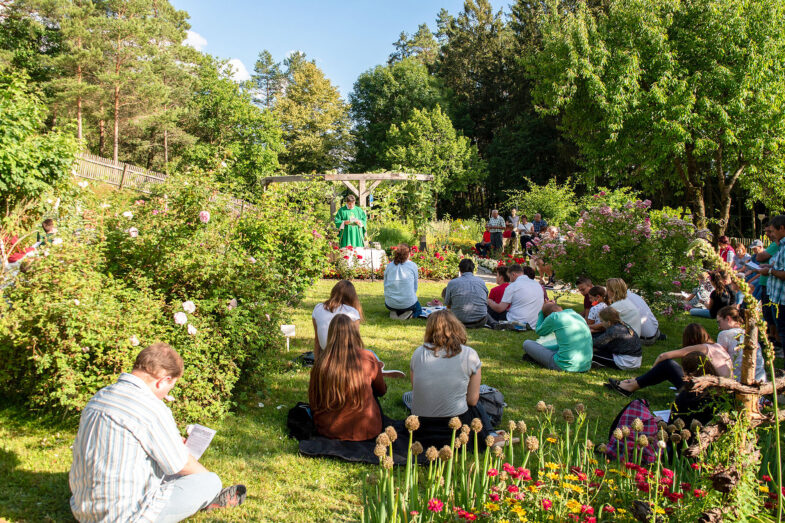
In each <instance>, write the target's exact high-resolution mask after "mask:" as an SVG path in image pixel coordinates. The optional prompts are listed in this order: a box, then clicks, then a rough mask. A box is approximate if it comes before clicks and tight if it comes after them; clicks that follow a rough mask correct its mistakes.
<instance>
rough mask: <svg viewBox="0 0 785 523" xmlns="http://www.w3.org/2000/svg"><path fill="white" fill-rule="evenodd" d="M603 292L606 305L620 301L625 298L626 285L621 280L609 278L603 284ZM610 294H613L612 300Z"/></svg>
mask: <svg viewBox="0 0 785 523" xmlns="http://www.w3.org/2000/svg"><path fill="white" fill-rule="evenodd" d="M605 292H606V293H607V300H608V303H613V302H615V301H621V300H623V299H625V298H626V297H627V284H626V283H624V280H622V279H621V278H609V279H608V281H606V282H605ZM611 294H613V297H612V298H611Z"/></svg>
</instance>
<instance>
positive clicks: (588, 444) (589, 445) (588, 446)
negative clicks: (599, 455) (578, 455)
mask: <svg viewBox="0 0 785 523" xmlns="http://www.w3.org/2000/svg"><path fill="white" fill-rule="evenodd" d="M593 448H594V442H593V441H592V440H590V439H587V440H586V449H587V450H591V449H593Z"/></svg>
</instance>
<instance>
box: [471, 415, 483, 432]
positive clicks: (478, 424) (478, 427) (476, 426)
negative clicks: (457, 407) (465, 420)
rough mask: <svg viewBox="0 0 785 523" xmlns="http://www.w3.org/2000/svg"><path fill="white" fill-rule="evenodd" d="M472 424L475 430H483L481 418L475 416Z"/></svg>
mask: <svg viewBox="0 0 785 523" xmlns="http://www.w3.org/2000/svg"><path fill="white" fill-rule="evenodd" d="M471 426H472V430H473V431H474V432H480V431H481V430H482V421H480V418H474V419H473V420H472V425H471Z"/></svg>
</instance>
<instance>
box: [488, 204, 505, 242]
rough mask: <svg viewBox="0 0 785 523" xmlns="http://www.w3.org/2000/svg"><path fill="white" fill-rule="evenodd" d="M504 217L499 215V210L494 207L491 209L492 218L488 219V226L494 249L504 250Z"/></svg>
mask: <svg viewBox="0 0 785 523" xmlns="http://www.w3.org/2000/svg"><path fill="white" fill-rule="evenodd" d="M506 225H507V224H506V222H505V221H504V218H502V217H501V216H499V211H498V210H497V209H494V210H492V211H491V219H490V220H488V228H489V229H490V231H491V248H492V249H493V250H499V251H501V250H502V247H503V243H504V238H503V236H502V235H503V234H504V228H505V227H506Z"/></svg>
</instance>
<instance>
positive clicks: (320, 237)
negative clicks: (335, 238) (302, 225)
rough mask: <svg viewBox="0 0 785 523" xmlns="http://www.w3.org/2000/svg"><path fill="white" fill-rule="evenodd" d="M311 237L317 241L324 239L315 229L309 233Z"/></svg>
mask: <svg viewBox="0 0 785 523" xmlns="http://www.w3.org/2000/svg"><path fill="white" fill-rule="evenodd" d="M311 235H313V237H314V238H316V239H317V240H321V239H322V238H324V236H322V235H321V234H320V233H319V232H318V231H317V230H316V229H314V230H312V231H311Z"/></svg>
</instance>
